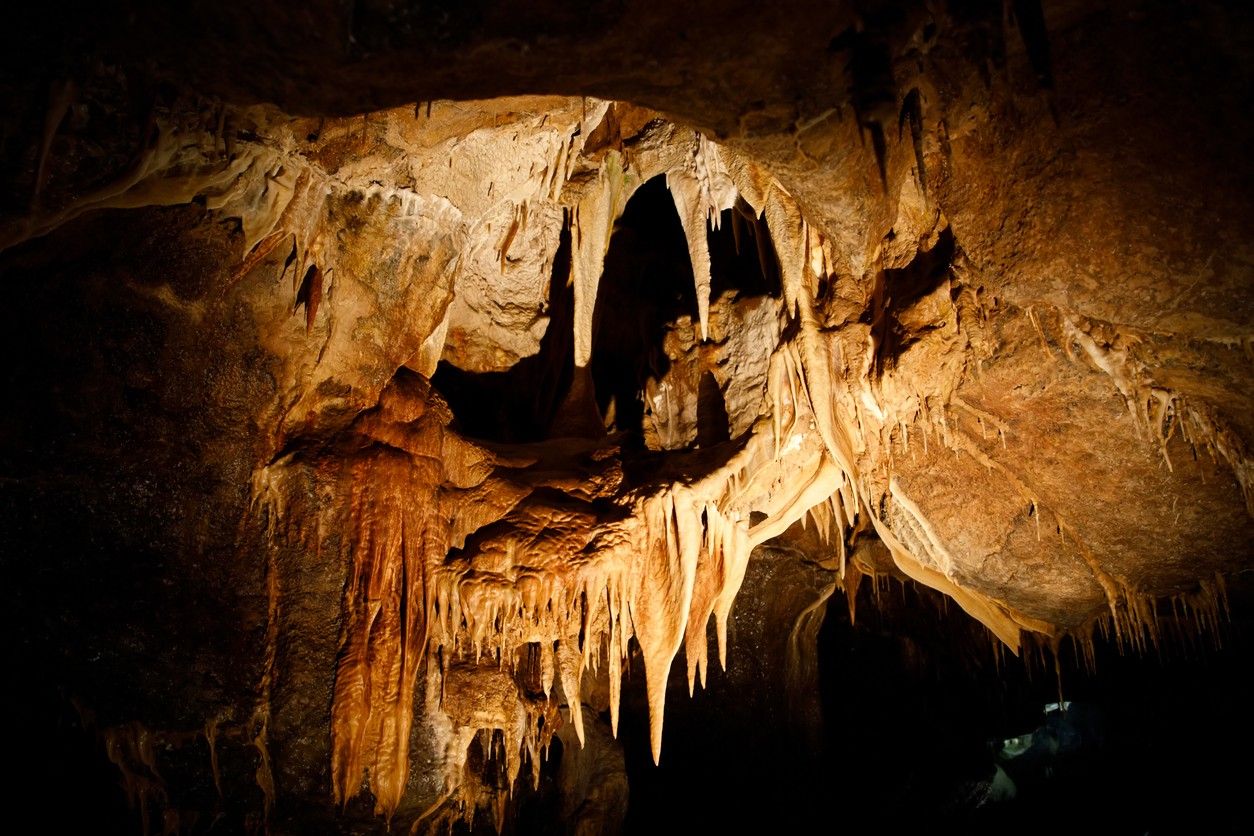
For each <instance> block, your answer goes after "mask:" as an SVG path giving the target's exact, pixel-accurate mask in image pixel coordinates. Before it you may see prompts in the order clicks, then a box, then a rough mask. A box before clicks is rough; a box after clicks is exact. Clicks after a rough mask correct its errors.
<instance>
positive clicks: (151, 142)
mask: <svg viewBox="0 0 1254 836" xmlns="http://www.w3.org/2000/svg"><path fill="white" fill-rule="evenodd" d="M45 6H46V8H42V9H36V10H30V11H29V12H28V16H29V20H27V21H24V25H23V26H22V27H16V28H17V29H21V31H22V33H23V36H21V37H17V38H15V39H14V42H13V43H12V44H11V45H10V47H9V48H7V49H6V55H5V57H4V59H3V64H2V65H0V66H2V67H3V78H2V80H3V85H4V89H5V91H6V92H5V94H6V97H7V99H8V100H9V101H10V103H11V106H10V107H9V108H8V110H7V112H6V115H5V117H4V119H3V126H4V137H3V139H4V145H3V148H4V162H3V165H4V181H5V183H6V185H7V188H6V192H5V195H4V201H5V202H4V205H3V206H2V207H0V212H2V214H0V276H3V281H4V282H5V286H6V288H9V289H10V294H11V295H12V296H13V297H14V301H13V302H11V303H10V304H9V305H7V306H6V310H5V313H4V317H5V325H4V328H3V330H4V333H5V339H6V347H7V349H8V354H9V356H10V358H11V361H10V362H11V367H10V369H9V371H8V372H7V374H8V384H9V386H8V388H9V390H10V392H11V393H22V395H21V397H20V403H19V404H18V405H17V406H16V407H14V408H13V409H12V410H11V411H10V412H11V414H10V415H8V416H6V419H5V422H4V425H3V426H4V429H3V437H4V438H5V445H4V447H5V451H6V452H5V454H4V463H5V464H4V466H5V468H6V470H7V472H6V473H5V474H3V476H4V478H5V480H6V482H5V485H4V490H5V491H6V492H7V493H9V494H10V495H11V501H10V502H9V506H10V508H11V509H12V510H11V512H10V519H9V520H8V522H7V523H6V528H8V529H9V531H10V533H11V536H10V537H8V538H6V540H7V542H6V547H5V551H6V556H5V559H6V560H11V559H12V557H13V554H15V553H16V551H17V550H18V549H19V548H20V549H27V548H28V546H27V543H29V542H36V541H38V542H40V543H43V544H44V545H43V548H45V549H47V554H48V555H60V554H62V553H65V552H69V551H72V552H73V553H74V555H75V556H74V557H73V558H66V559H62V558H60V557H56V558H53V557H46V558H41V559H40V560H39V561H35V562H36V563H37V564H38V566H36V567H35V568H30V569H26V570H23V571H24V572H26V575H24V576H23V577H25V578H26V583H27V587H26V588H27V589H29V590H31V592H30V593H29V596H27V597H25V598H22V596H18V597H19V598H20V599H21V600H18V601H17V605H16V607H15V611H16V612H18V613H19V614H21V613H27V612H28V611H34V610H36V609H39V607H38V606H37V605H35V604H34V603H32V601H33V600H34V599H36V598H39V592H38V591H39V590H47V589H52V588H57V589H61V590H70V591H69V592H66V597H65V599H64V600H65V601H66V603H65V604H64V605H63V606H62V607H61V609H58V608H57V607H52V614H51V615H47V614H46V613H45V614H44V615H41V616H40V618H46V619H47V621H48V623H49V624H51V625H52V626H50V627H48V628H47V630H48V633H49V636H50V639H49V641H51V642H53V643H61V644H62V645H64V646H65V647H67V648H72V649H71V650H67V653H68V654H69V655H70V656H72V657H74V658H82V659H86V658H91V657H92V654H96V655H97V657H98V656H99V655H100V654H103V655H104V656H105V657H107V658H108V659H110V660H111V663H110V664H111V665H112V667H110V668H109V669H108V672H107V673H100V672H97V671H96V669H95V668H92V667H91V666H90V665H86V664H85V663H83V664H78V663H72V664H69V667H68V668H67V670H70V671H71V672H70V673H66V674H65V680H66V682H67V683H70V684H69V685H67V687H71V688H72V689H73V690H74V691H75V693H76V694H77V695H78V696H79V697H80V698H82V699H83V700H85V701H86V702H90V703H92V704H93V705H94V706H96V709H97V710H98V711H99V712H100V713H101V714H102V715H104V716H106V717H108V718H110V719H109V721H108V722H107V723H106V722H103V721H102V725H104V726H107V727H108V728H109V729H110V732H109V734H110V735H112V736H107V740H108V747H109V753H110V754H109V757H110V759H111V760H113V762H114V763H115V764H117V765H118V767H119V768H120V769H121V770H122V773H123V774H124V775H125V776H126V779H127V782H128V783H127V786H128V791H129V792H131V793H132V794H133V795H134V796H135V797H136V798H138V799H139V800H140V804H141V806H142V805H144V804H150V803H154V802H153V799H155V798H156V796H157V795H158V794H159V793H158V792H157V790H156V789H154V787H155V783H154V782H155V781H156V779H155V777H154V773H155V772H156V768H155V766H154V760H153V758H154V757H155V756H154V755H153V754H152V752H151V751H150V750H147V749H145V745H149V746H151V744H150V743H149V744H145V743H144V740H145V739H146V738H145V737H144V735H143V734H141V733H140V732H139V731H137V729H139V728H141V726H140V725H139V724H141V723H142V724H146V725H144V726H142V728H147V727H148V726H152V727H153V728H164V729H167V730H169V729H191V730H197V729H202V728H203V729H204V730H205V731H204V732H203V734H204V736H205V737H206V739H209V738H215V739H216V737H215V736H216V735H218V734H219V729H222V731H221V734H223V735H226V736H227V737H232V736H233V739H235V740H236V741H237V742H238V743H239V744H240V745H245V746H246V747H247V748H250V750H252V751H253V752H254V754H253V757H255V759H256V760H257V763H258V765H257V767H256V773H255V774H256V783H257V786H258V787H259V788H260V789H259V791H260V793H261V796H262V799H261V801H259V802H258V804H259V809H260V810H261V811H262V812H261V815H262V816H263V817H269V816H270V815H271V810H272V805H274V804H276V803H279V802H280V801H281V799H282V797H283V793H284V791H285V790H286V791H289V792H290V793H291V794H292V795H293V796H294V797H302V798H318V799H320V801H319V803H321V804H324V805H326V806H327V808H328V809H330V808H331V807H332V806H333V805H341V806H342V805H346V804H348V803H349V802H350V801H352V800H353V799H355V798H357V797H358V796H360V795H362V794H363V793H365V794H366V795H367V796H368V797H369V798H370V799H371V801H370V804H371V809H372V810H373V812H374V813H376V814H378V815H380V816H382V817H384V818H388V819H390V818H391V817H393V816H397V815H399V816H400V819H401V820H404V821H406V822H409V821H414V822H415V824H416V823H418V818H420V814H421V813H422V812H423V811H424V810H426V809H427V808H428V807H430V806H431V804H432V803H433V802H434V803H436V806H437V807H438V806H439V804H446V805H447V804H460V805H461V808H459V809H461V810H462V811H464V810H465V809H467V808H469V809H470V810H471V811H472V814H473V810H474V809H475V807H476V805H480V806H481V805H483V804H486V803H488V802H487V801H486V800H485V799H486V798H488V796H491V797H492V798H493V799H496V798H497V797H498V796H499V792H498V793H497V795H493V794H492V793H491V792H489V791H488V790H487V789H485V785H483V784H481V783H478V779H472V778H471V777H468V776H470V773H471V772H473V769H472V768H471V767H470V766H468V764H467V752H468V751H469V749H470V748H471V745H472V742H473V741H474V740H475V739H476V738H477V737H479V738H482V737H483V735H484V734H485V733H486V735H487V740H488V746H489V748H490V747H491V746H494V745H499V746H500V747H501V751H502V753H503V754H502V761H501V762H502V763H503V764H504V767H503V768H504V770H505V772H506V773H507V775H506V779H507V780H506V781H505V784H508V785H509V786H512V785H513V784H514V782H515V781H516V780H526V779H525V778H523V779H520V778H519V777H518V776H519V774H520V773H521V772H523V771H524V770H526V771H531V770H534V771H535V774H536V780H537V781H538V774H539V769H540V763H541V757H540V752H541V750H542V749H543V748H545V747H546V746H547V745H548V744H549V741H550V739H551V738H552V736H553V735H554V733H555V730H556V729H557V728H558V727H563V726H564V727H565V728H567V729H573V730H574V732H575V734H576V736H577V738H578V740H579V741H580V742H582V741H583V739H584V736H585V732H584V719H585V718H584V717H582V716H581V700H580V699H578V698H572V695H578V694H581V693H584V694H587V693H588V691H589V689H590V688H591V689H593V690H598V689H599V692H598V696H596V697H595V698H589V697H585V698H584V700H583V702H584V703H587V704H589V705H593V704H595V705H597V706H598V707H600V708H604V709H607V710H608V712H609V716H610V718H611V724H612V731H614V732H616V731H617V725H618V712H619V702H620V698H621V694H620V687H621V686H620V682H621V680H622V676H623V671H624V669H625V668H626V667H628V666H629V665H630V661H629V655H630V653H631V652H634V651H632V650H631V648H638V652H639V654H640V657H641V659H642V661H643V666H644V670H645V675H646V679H647V703H648V712H649V720H650V724H651V727H652V732H651V749H652V755H653V757H654V759H655V760H656V759H658V758H659V757H664V754H663V753H662V751H661V743H662V730H663V718H664V716H665V701H666V698H667V689H666V681H667V677H668V675H669V672H670V670H671V667H672V665H681V666H686V671H687V681H688V688H689V690H690V691H691V690H692V689H693V688H694V687H695V685H696V684H697V683H702V682H704V681H705V679H706V677H707V676H709V675H717V674H711V673H710V669H711V668H713V669H714V670H718V668H719V665H724V666H725V665H726V664H727V663H728V662H727V660H726V649H727V647H726V646H727V636H726V631H727V623H728V619H729V617H730V616H731V613H732V611H733V606H734V605H735V601H736V598H737V594H738V592H739V591H740V589H741V586H742V582H743V580H744V578H745V576H746V568H747V566H748V564H749V561H750V557H751V554H755V553H756V552H755V549H759V548H760V547H769V546H771V545H772V544H789V548H793V549H794V550H796V551H798V552H801V553H804V556H805V559H806V560H808V561H810V562H812V563H814V564H816V565H817V566H818V567H820V568H821V569H822V571H823V572H826V573H828V574H830V577H831V583H832V584H833V585H835V586H837V587H841V588H844V587H847V586H849V585H850V584H853V585H854V587H855V589H856V583H857V579H858V578H860V577H863V576H876V575H884V574H890V575H894V576H897V577H903V578H908V579H910V580H912V581H914V582H917V583H918V584H921V585H923V586H926V587H928V588H931V589H934V590H936V591H938V592H940V593H942V594H944V595H945V596H948V597H949V598H950V599H952V600H953V601H954V602H956V603H957V605H958V606H959V607H960V608H961V609H962V610H963V611H965V612H966V613H967V614H969V615H970V616H971V617H973V618H974V619H975V620H976V621H978V622H979V623H981V624H982V625H983V626H984V627H985V628H987V630H988V631H989V633H990V635H991V636H992V637H994V638H995V640H996V641H997V642H998V643H1000V644H1001V645H1002V646H1004V647H1006V648H1008V649H1009V650H1010V651H1012V652H1016V653H1017V652H1018V651H1019V650H1020V648H1021V646H1022V645H1023V644H1024V642H1025V641H1030V642H1040V643H1045V644H1049V643H1056V642H1057V641H1059V640H1060V639H1061V638H1063V637H1064V636H1071V637H1075V638H1077V639H1079V640H1081V641H1087V639H1088V637H1089V636H1090V635H1091V633H1092V631H1093V630H1094V629H1095V628H1100V629H1104V630H1108V631H1110V632H1111V633H1112V635H1114V636H1116V637H1117V638H1118V640H1119V641H1120V642H1121V643H1125V642H1126V644H1127V645H1128V646H1129V647H1130V648H1133V649H1136V648H1140V649H1144V648H1146V647H1148V646H1151V645H1153V644H1155V643H1156V642H1157V641H1158V640H1159V634H1160V628H1159V612H1160V605H1161V604H1162V603H1163V602H1166V604H1165V606H1167V607H1168V609H1170V608H1171V607H1172V606H1175V607H1176V608H1177V609H1178V608H1180V607H1183V609H1184V611H1192V612H1193V613H1194V614H1193V616H1191V617H1192V618H1194V619H1196V621H1195V623H1197V624H1209V625H1212V626H1213V621H1214V619H1215V618H1217V617H1218V612H1219V609H1220V607H1221V605H1222V601H1223V589H1224V584H1225V581H1226V580H1228V581H1230V580H1231V579H1232V578H1234V577H1239V576H1240V575H1242V573H1245V572H1248V570H1249V569H1250V568H1251V567H1250V562H1251V543H1252V542H1254V519H1252V517H1251V515H1252V514H1254V463H1252V462H1251V459H1250V452H1249V451H1250V444H1251V443H1254V403H1252V401H1251V399H1252V398H1254V389H1252V387H1251V360H1252V359H1254V330H1252V304H1254V302H1252V294H1251V279H1250V270H1251V264H1252V263H1254V251H1252V249H1251V246H1252V245H1251V237H1250V233H1251V223H1250V221H1251V218H1252V217H1254V215H1252V213H1251V205H1250V201H1251V198H1250V195H1251V193H1252V192H1251V186H1252V185H1254V183H1251V173H1252V172H1251V168H1250V166H1249V163H1248V149H1247V142H1248V140H1249V136H1250V131H1249V117H1248V114H1247V110H1248V101H1249V100H1250V93H1251V92H1252V91H1251V84H1250V81H1251V78H1250V62H1249V42H1248V34H1249V32H1250V27H1249V21H1248V20H1246V18H1247V17H1248V13H1245V12H1241V11H1238V10H1233V9H1227V8H1225V7H1222V6H1218V5H1216V6H1211V5H1208V4H1202V5H1200V6H1198V7H1197V8H1191V9H1182V8H1179V7H1176V6H1173V5H1170V4H1156V3H1107V4H1098V6H1093V5H1092V4H1086V3H1066V2H1059V3H1044V4H1038V3H1032V2H1023V3H1020V2H1015V3H1007V4H1002V3H977V2H950V3H926V4H925V3H917V4H887V3H824V4H812V3H805V2H795V3H778V4H766V5H765V6H763V5H761V4H727V3H718V4H715V3H703V2H696V3H687V4H682V5H672V6H664V5H662V4H645V3H632V2H605V3H590V4H586V5H583V6H580V7H579V9H578V10H577V11H572V10H570V8H568V6H567V5H566V4H560V3H540V4H529V5H528V7H527V9H526V10H525V11H523V10H517V9H512V8H507V7H506V4H496V3H484V2H479V3H467V4H444V3H416V2H357V3H331V2H325V3H305V4H285V3H272V2H254V3H249V4H232V3H189V4H179V5H175V4H164V3H129V4H100V6H99V7H98V8H97V9H96V10H94V11H92V12H90V13H86V14H85V15H84V16H81V17H78V18H75V19H65V17H64V16H63V15H62V14H61V12H64V10H62V9H58V8H57V4H55V3H54V4H45ZM1181 33H1186V34H1181ZM17 34H18V33H17V32H16V31H11V32H10V33H9V36H6V37H12V36H14V35H17ZM1199 91H1204V93H1199ZM15 397H16V395H15ZM62 512H63V513H66V514H67V515H70V516H73V517H75V518H76V519H78V520H79V521H80V526H81V528H74V527H73V526H69V527H66V528H65V529H64V530H61V527H59V526H57V525H56V524H54V523H51V522H49V521H48V520H49V518H50V517H51V518H55V516H56V514H57V513H62ZM54 529H56V530H54ZM102 543H104V544H106V545H101V544H102ZM40 554H43V553H42V552H41V553H40ZM125 555H130V556H131V557H130V558H126V559H133V561H134V564H135V566H137V567H138V568H137V569H136V570H135V572H134V576H135V578H137V580H134V582H133V583H132V582H130V581H116V582H113V583H114V586H111V587H110V590H111V592H110V594H109V596H102V597H108V598H109V600H107V601H105V600H98V599H93V600H92V602H91V603H90V604H89V605H83V606H80V602H81V601H83V600H87V599H89V598H92V596H91V589H92V587H93V586H94V585H95V583H96V581H94V580H93V579H94V578H99V577H103V576H109V577H113V576H115V575H118V574H126V572H127V570H126V569H125V568H124V565H125V564H120V563H119V561H120V560H123V556H125ZM163 587H171V588H178V589H181V590H185V591H183V592H180V593H177V594H169V595H167V594H166V593H164V592H162V591H161V588H163ZM191 589H197V590H202V593H200V594H196V595H193V594H192V593H191V592H189V591H187V590H191ZM826 594H830V590H828V592H827V593H825V595H826ZM130 595H133V596H134V597H133V601H135V602H139V603H141V604H142V603H143V602H148V601H151V600H153V599H154V598H158V597H160V598H162V599H163V603H162V604H161V605H160V606H154V607H152V608H151V609H147V610H146V614H145V615H144V616H143V617H139V616H135V617H133V618H122V617H120V616H119V615H118V613H119V612H122V611H124V610H125V608H126V607H127V606H128V604H127V603H126V600H125V599H126V596H130ZM181 596H186V598H184V597H181ZM193 598H194V599H195V600H193ZM851 600H852V598H851ZM62 610H64V611H65V612H69V611H70V610H74V612H75V613H76V615H75V616H74V617H73V618H71V617H70V616H67V615H65V614H64V613H63V612H62ZM189 613H190V615H189ZM711 624H713V625H714V629H713V631H712V634H711V635H707V627H708V626H709V625H711ZM101 625H102V626H101ZM68 637H72V638H68ZM707 645H709V646H707ZM157 647H160V648H162V649H161V651H160V652H157V651H155V650H153V648H157ZM175 649H177V654H178V655H179V657H180V658H188V657H195V658H198V659H199V660H200V662H198V663H197V665H196V666H195V667H196V669H197V670H201V669H202V668H203V669H204V670H220V671H223V672H224V673H222V674H221V675H220V676H218V675H215V676H216V678H215V679H214V681H213V682H212V683H210V684H206V683H205V682H203V681H200V680H197V681H195V682H192V681H190V680H188V679H187V677H185V676H180V675H179V674H177V673H174V672H173V670H174V668H173V667H172V666H174V665H175V662H173V661H171V658H172V657H171V654H174V653H175ZM153 656H156V657H157V659H158V661H156V662H153V661H152V660H151V657H153ZM716 660H717V661H716ZM76 665H77V667H76ZM119 672H125V673H119ZM120 679H125V680H126V682H125V684H124V685H118V684H117V683H118V681H119V680H120ZM590 683H592V684H590ZM590 700H591V701H590ZM128 706H142V707H144V710H143V712H140V713H135V712H130V713H128ZM559 708H560V709H561V710H560V712H559ZM417 726H421V727H422V728H421V729H420V730H419V729H417V728H416V727H417ZM170 733H171V734H172V733H173V732H170ZM566 733H567V734H569V731H568V732H566ZM590 733H594V734H597V733H600V732H598V731H596V730H593V732H590ZM154 734H155V733H154ZM494 734H495V735H497V736H496V737H493V735H494ZM324 738H325V739H324ZM313 739H317V740H319V741H321V742H311V740H313ZM416 741H417V742H416ZM493 741H497V742H495V743H494V742H493ZM213 745H214V744H213V742H212V740H210V748H212V747H213ZM276 752H277V754H276ZM215 757H216V756H215ZM217 770H218V765H217V760H216V759H215V760H214V763H213V775H214V780H215V783H216V782H218V780H219V779H218V772H217ZM218 791H219V793H220V792H221V791H222V788H221V785H220V784H219V786H218ZM450 799H452V800H450ZM493 803H498V802H495V801H494V802H493ZM398 811H399V814H398ZM416 817H418V818H416Z"/></svg>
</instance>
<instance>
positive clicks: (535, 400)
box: [431, 219, 575, 443]
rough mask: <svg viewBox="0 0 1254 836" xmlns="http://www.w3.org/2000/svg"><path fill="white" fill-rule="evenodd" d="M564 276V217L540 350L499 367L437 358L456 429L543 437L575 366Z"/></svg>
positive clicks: (492, 436)
mask: <svg viewBox="0 0 1254 836" xmlns="http://www.w3.org/2000/svg"><path fill="white" fill-rule="evenodd" d="M569 276H570V222H569V219H567V220H566V222H565V223H564V224H563V225H562V232H561V238H560V240H559V242H558V247H557V253H556V255H555V256H554V258H553V270H552V273H551V274H550V276H549V292H548V300H549V325H548V328H547V329H546V330H545V332H544V337H543V338H542V339H541V340H540V350H539V351H538V352H537V353H536V354H534V355H532V356H531V357H525V358H523V359H522V360H519V361H518V362H517V363H515V364H514V365H513V366H512V367H510V368H509V369H508V370H506V371H503V372H482V373H476V372H468V371H464V370H463V369H459V368H458V367H457V366H454V365H453V364H452V363H449V362H448V361H447V360H441V361H440V364H439V366H438V367H437V369H436V372H435V374H434V375H433V376H432V378H431V383H432V384H433V385H434V386H435V388H436V389H437V390H439V392H440V394H441V395H443V396H444V398H445V399H446V400H447V401H448V404H449V407H450V408H451V409H452V410H453V416H454V427H455V428H456V429H458V430H460V431H461V432H462V433H464V434H465V435H467V436H470V437H471V438H480V439H485V440H488V441H501V442H509V443H524V442H532V441H542V440H543V439H545V438H547V437H548V434H549V428H550V426H551V424H552V423H553V419H554V418H555V417H556V415H557V410H558V408H559V407H560V406H561V403H562V399H563V397H564V396H565V395H566V392H567V390H569V389H570V383H571V377H572V373H573V371H574V362H575V353H574V352H575V348H574V345H575V344H574V333H573V328H574V321H575V294H574V289H573V288H572V287H571V286H570V284H569V281H568V277H569Z"/></svg>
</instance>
